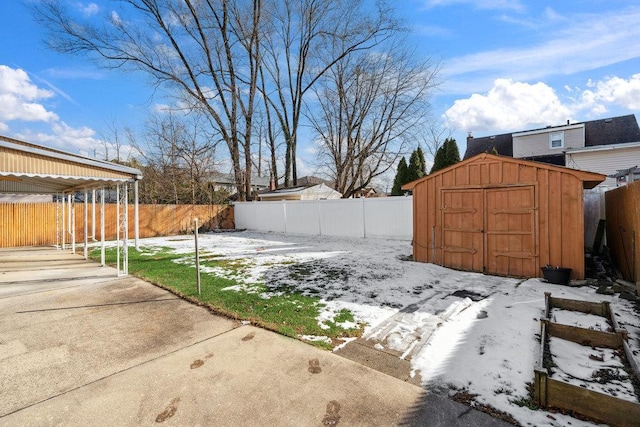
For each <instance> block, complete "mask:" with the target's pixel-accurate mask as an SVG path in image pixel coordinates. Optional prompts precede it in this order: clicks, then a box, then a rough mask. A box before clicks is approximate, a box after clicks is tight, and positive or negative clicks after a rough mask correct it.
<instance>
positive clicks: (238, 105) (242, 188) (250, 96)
mask: <svg viewBox="0 0 640 427" xmlns="http://www.w3.org/2000/svg"><path fill="white" fill-rule="evenodd" d="M112 4H113V5H114V9H112V10H110V11H107V12H106V13H105V14H104V15H103V17H102V19H100V20H97V19H96V18H92V19H91V18H86V19H82V17H80V16H79V15H74V14H73V13H72V11H71V10H69V9H68V8H66V7H65V6H63V5H62V2H61V1H59V0H44V1H42V2H39V3H36V4H35V5H34V11H35V15H36V17H37V18H38V19H39V21H40V22H41V23H42V24H44V25H45V27H46V28H47V29H48V31H49V37H48V39H47V43H48V44H49V46H50V47H52V48H53V49H55V50H58V51H60V52H65V53H71V54H89V55H90V56H91V57H92V58H93V59H95V60H97V61H98V62H99V63H100V64H102V65H104V66H107V67H113V68H120V67H124V68H128V69H133V70H137V71H142V72H144V73H145V74H146V75H147V76H148V77H149V78H150V79H151V82H152V83H153V84H154V85H155V86H156V87H160V86H167V87H169V88H170V89H171V90H174V91H178V92H179V93H180V94H181V95H182V97H183V99H184V101H185V103H186V105H187V106H188V108H191V109H193V110H197V111H199V112H201V113H203V114H204V115H205V116H206V117H207V119H208V120H209V122H210V123H211V125H212V126H214V128H215V129H216V131H217V132H219V134H220V137H221V139H222V140H223V141H224V142H225V143H226V145H227V147H228V150H229V155H230V158H231V163H232V167H233V171H234V174H235V177H236V186H237V188H238V194H239V197H240V199H241V200H244V199H245V198H246V195H247V193H248V192H249V190H250V188H251V183H250V179H251V150H250V148H251V140H250V139H251V135H252V132H251V131H252V129H251V126H252V117H253V112H254V107H255V95H256V88H257V80H258V72H257V70H258V66H259V61H260V57H259V52H258V46H259V40H260V28H259V23H260V14H261V5H262V1H261V0H117V1H114V2H113V3H112ZM241 155H243V156H244V162H241V159H240V157H241Z"/></svg>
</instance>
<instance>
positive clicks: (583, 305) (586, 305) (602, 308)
mask: <svg viewBox="0 0 640 427" xmlns="http://www.w3.org/2000/svg"><path fill="white" fill-rule="evenodd" d="M549 302H550V304H551V308H552V309H553V308H561V309H564V310H572V311H579V312H581V313H587V314H595V315H597V316H602V317H608V316H609V308H608V307H607V304H604V303H602V302H592V301H581V300H574V299H567V298H557V297H552V296H550V297H549Z"/></svg>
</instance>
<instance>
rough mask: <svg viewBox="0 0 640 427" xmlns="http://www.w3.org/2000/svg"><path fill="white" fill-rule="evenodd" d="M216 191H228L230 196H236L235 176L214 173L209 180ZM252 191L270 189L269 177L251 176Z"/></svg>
mask: <svg viewBox="0 0 640 427" xmlns="http://www.w3.org/2000/svg"><path fill="white" fill-rule="evenodd" d="M209 181H210V182H211V185H212V187H213V189H214V190H216V191H217V190H223V189H224V190H227V191H228V192H229V194H235V193H236V191H237V189H236V181H235V178H234V176H233V174H230V173H221V172H214V173H212V174H211V177H210V178H209ZM251 189H252V190H253V192H254V193H257V192H260V191H264V190H268V189H269V177H265V176H256V175H252V176H251Z"/></svg>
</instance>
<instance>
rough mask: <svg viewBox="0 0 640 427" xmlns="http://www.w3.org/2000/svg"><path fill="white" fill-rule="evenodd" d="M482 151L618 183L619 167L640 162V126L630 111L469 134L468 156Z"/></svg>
mask: <svg viewBox="0 0 640 427" xmlns="http://www.w3.org/2000/svg"><path fill="white" fill-rule="evenodd" d="M480 153H490V154H491V153H493V154H500V155H503V156H510V157H514V158H518V159H525V160H534V161H538V162H543V163H549V164H553V165H558V166H568V167H571V168H573V169H580V170H585V171H589V172H596V173H601V174H605V175H608V176H609V178H607V180H606V181H605V182H603V183H602V184H601V185H603V186H607V187H615V186H616V185H618V184H619V182H617V181H616V178H615V175H616V174H617V173H618V172H619V171H621V170H624V169H629V168H633V167H635V166H638V165H640V127H638V122H637V120H636V118H635V116H634V115H633V114H629V115H626V116H619V117H611V118H606V119H599V120H591V121H586V122H581V123H571V122H569V121H567V123H566V124H564V125H560V126H547V127H545V128H540V129H532V130H525V131H520V132H513V133H506V134H500V135H494V136H486V137H480V138H474V137H473V136H471V135H469V136H468V137H467V151H466V152H465V155H464V159H468V158H471V157H473V156H475V155H477V154H480Z"/></svg>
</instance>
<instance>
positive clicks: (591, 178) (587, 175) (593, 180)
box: [402, 153, 607, 191]
mask: <svg viewBox="0 0 640 427" xmlns="http://www.w3.org/2000/svg"><path fill="white" fill-rule="evenodd" d="M483 159H493V160H497V161H501V162H508V163H515V164H519V165H527V166H533V167H535V168H539V169H547V170H552V171H558V172H564V173H569V174H571V175H574V176H575V177H577V178H578V179H580V180H581V181H582V182H583V186H584V188H585V189H590V188H593V187H595V186H596V185H598V184H600V183H601V182H602V181H604V180H605V179H606V178H607V176H606V175H603V174H600V173H594V172H587V171H582V170H578V169H571V168H567V167H564V166H556V165H550V164H547V163H541V162H535V161H532V160H523V159H514V158H513V157H508V156H496V155H495V154H488V153H482V154H478V155H477V156H474V157H471V158H469V159H465V160H463V161H461V162H458V163H456V164H455V165H451V166H449V167H447V168H444V169H441V170H439V171H437V172H434V173H432V174H429V175H427V176H424V177H422V178H419V179H416V180H415V181H412V182H409V183H407V184H405V185H403V186H402V189H403V190H407V191H412V190H413V189H414V187H415V186H416V185H418V184H420V183H421V182H422V181H426V180H428V179H433V178H434V177H436V176H438V175H440V174H443V173H446V172H448V171H450V170H452V169H455V168H459V167H463V166H466V165H467V164H469V163H473V162H475V161H478V160H483Z"/></svg>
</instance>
